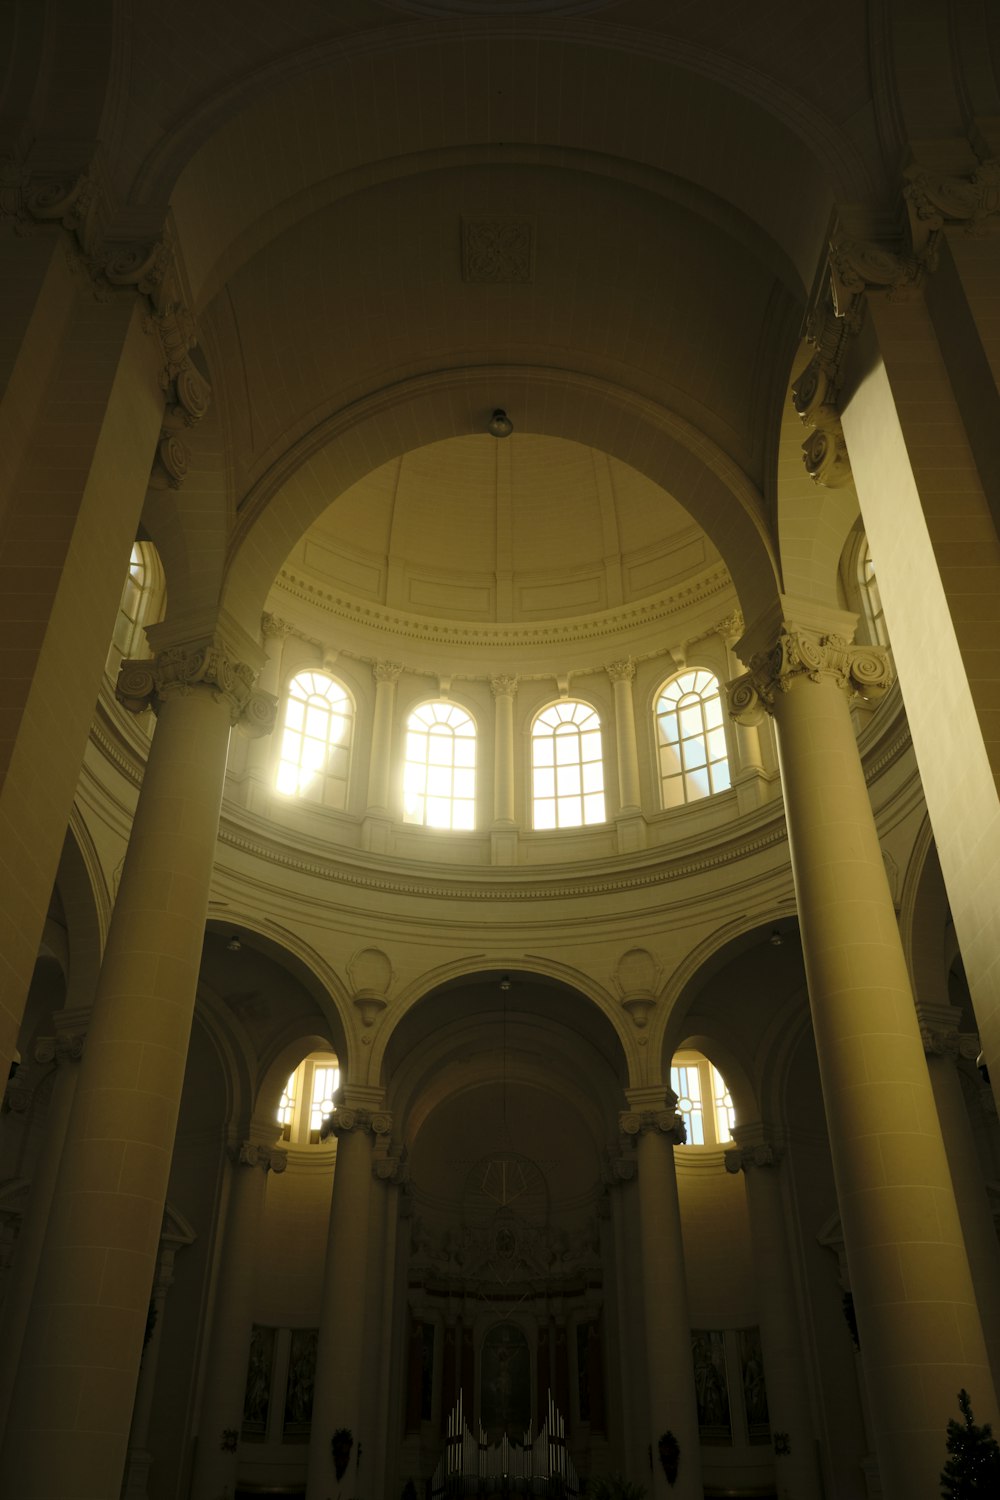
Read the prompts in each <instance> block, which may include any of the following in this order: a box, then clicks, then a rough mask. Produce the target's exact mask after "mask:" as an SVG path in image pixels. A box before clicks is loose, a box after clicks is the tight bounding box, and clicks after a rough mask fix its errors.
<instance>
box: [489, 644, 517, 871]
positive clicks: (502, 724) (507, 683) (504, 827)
mask: <svg viewBox="0 0 1000 1500" xmlns="http://www.w3.org/2000/svg"><path fill="white" fill-rule="evenodd" d="M518 681H519V679H518V678H517V677H516V676H515V675H514V674H513V673H509V672H508V673H500V674H498V675H497V676H495V677H491V678H490V690H491V691H492V693H493V713H494V723H493V827H492V828H491V830H490V844H491V849H492V856H493V863H494V864H498V865H512V864H514V863H515V862H516V860H517V816H516V803H515V799H514V700H515V698H516V697H517V687H518Z"/></svg>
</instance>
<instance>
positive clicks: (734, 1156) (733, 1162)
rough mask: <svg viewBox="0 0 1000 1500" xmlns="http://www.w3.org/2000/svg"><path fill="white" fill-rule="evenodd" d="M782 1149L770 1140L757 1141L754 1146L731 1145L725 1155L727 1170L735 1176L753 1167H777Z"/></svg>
mask: <svg viewBox="0 0 1000 1500" xmlns="http://www.w3.org/2000/svg"><path fill="white" fill-rule="evenodd" d="M781 1155H782V1153H781V1149H780V1147H778V1146H775V1145H773V1144H772V1143H771V1142H770V1141H756V1142H755V1143H754V1144H753V1145H752V1146H731V1147H730V1148H729V1149H728V1150H727V1151H726V1152H725V1155H724V1157H723V1161H724V1162H725V1167H726V1171H727V1172H731V1173H733V1175H734V1176H735V1175H736V1174H737V1173H739V1172H746V1171H749V1169H750V1168H751V1167H776V1166H777V1165H778V1163H779V1162H780V1161H781Z"/></svg>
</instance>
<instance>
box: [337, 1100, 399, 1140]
mask: <svg viewBox="0 0 1000 1500" xmlns="http://www.w3.org/2000/svg"><path fill="white" fill-rule="evenodd" d="M355 1130H360V1131H371V1133H372V1135H374V1136H376V1137H377V1136H387V1135H389V1134H391V1132H392V1116H391V1115H390V1114H387V1113H386V1112H385V1111H382V1110H370V1109H352V1108H351V1107H350V1105H347V1104H342V1105H340V1106H339V1108H337V1109H335V1110H334V1111H333V1114H331V1115H327V1117H326V1119H325V1120H324V1122H323V1134H324V1136H329V1135H335V1136H341V1135H350V1134H351V1133H352V1132H353V1131H355Z"/></svg>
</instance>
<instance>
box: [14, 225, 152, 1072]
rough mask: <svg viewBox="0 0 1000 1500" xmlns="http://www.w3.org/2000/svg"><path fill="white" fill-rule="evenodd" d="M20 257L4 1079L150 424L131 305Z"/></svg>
mask: <svg viewBox="0 0 1000 1500" xmlns="http://www.w3.org/2000/svg"><path fill="white" fill-rule="evenodd" d="M26 244H27V245H30V246H31V247H32V248H33V251H34V254H35V255H42V256H46V255H48V256H50V257H51V258H50V259H49V260H48V261H47V263H46V265H45V269H44V274H43V275H41V276H39V275H38V274H37V272H38V267H37V265H35V266H33V267H29V268H22V269H27V270H31V271H32V273H33V274H32V275H30V276H27V275H26V276H21V275H19V274H17V272H16V271H15V274H14V281H13V283H12V284H13V286H14V288H15V289H19V290H20V291H24V292H26V293H27V294H28V296H29V305H30V307H31V312H30V316H28V317H27V319H26V321H25V322H24V324H23V335H24V336H23V342H22V349H21V351H20V354H19V355H18V357H17V359H16V360H15V362H14V364H13V366H12V367H10V366H8V381H7V386H6V389H5V391H4V393H3V402H2V405H0V437H2V439H3V441H2V442H0V455H2V456H0V588H2V590H3V594H4V597H5V599H7V600H8V601H13V603H12V605H11V608H12V611H13V612H12V613H11V615H10V618H8V619H7V620H5V623H4V650H3V651H2V652H0V848H2V849H3V851H4V857H3V859H2V860H0V1078H4V1079H5V1078H6V1077H7V1072H8V1068H9V1065H10V1059H11V1055H12V1053H13V1050H14V1047H15V1045H16V1040H17V1034H18V1030H19V1027H20V1023H21V1017H22V1014H23V1010H24V1001H25V997H26V995H27V992H28V986H29V984H30V982H31V975H32V971H33V968H34V963H35V959H36V957H37V955H38V943H39V940H40V938H41V934H42V928H43V926H44V922H45V916H46V912H47V910H48V903H49V898H50V895H51V893H52V885H53V882H54V880H55V876H56V870H57V867H58V864H59V858H60V855H61V853H62V846H63V839H64V837H65V834H66V825H67V823H68V822H69V814H70V809H71V807H72V804H73V797H74V794H75V792H76V787H77V782H78V780H79V775H80V766H81V763H82V761H83V754H84V750H85V748H86V744H87V736H88V734H89V732H90V726H91V721H92V719H93V714H94V704H95V702H96V700H97V695H98V692H99V689H100V685H101V679H102V674H103V671H104V665H105V660H106V658H107V651H108V643H109V641H110V640H111V635H112V631H113V629H114V623H115V613H116V610H117V607H118V601H119V599H120V597H121V590H122V584H123V582H124V579H125V574H126V571H127V568H128V557H129V549H130V548H131V546H132V543H133V542H134V540H135V533H136V527H137V525H138V521H139V514H140V512H141V509H142V504H143V500H144V498H145V494H146V487H147V483H148V480H149V472H150V465H151V463H152V459H153V454H154V451H155V445H156V440H157V437H158V436H159V432H160V421H161V416H162V411H163V391H162V390H161V388H160V384H159V362H160V356H159V346H158V344H157V341H156V339H155V338H150V337H148V336H147V335H146V334H145V333H144V332H143V328H142V315H141V310H140V307H139V305H138V303H134V302H132V301H131V300H129V299H128V298H127V297H126V298H124V299H121V298H115V299H113V300H112V301H111V302H105V303H98V302H96V301H95V299H94V296H93V292H92V289H91V287H90V284H89V282H88V281H87V280H86V278H85V277H82V276H77V275H74V274H73V273H72V272H71V271H70V269H69V266H68V264H67V260H66V256H65V254H64V249H63V245H62V243H61V241H60V240H57V241H54V242H53V241H51V240H48V239H47V238H46V239H42V240H35V239H34V238H32V239H30V240H28V241H25V242H21V245H19V246H16V247H15V250H16V251H17V253H20V251H21V250H23V249H24V246H25V245H26ZM10 249H11V247H9V246H8V247H7V249H6V250H5V260H6V259H7V258H8V253H9V252H10ZM31 298H33V301H31V300H30V299H31ZM21 322H22V319H21V318H18V319H17V320H16V323H21ZM81 369H85V370H86V371H87V375H86V378H85V379H84V378H81V374H80V371H81ZM26 580H30V583H29V582H26ZM41 786H43V787H44V788H45V795H44V796H43V797H42V796H39V795H38V788H39V787H41Z"/></svg>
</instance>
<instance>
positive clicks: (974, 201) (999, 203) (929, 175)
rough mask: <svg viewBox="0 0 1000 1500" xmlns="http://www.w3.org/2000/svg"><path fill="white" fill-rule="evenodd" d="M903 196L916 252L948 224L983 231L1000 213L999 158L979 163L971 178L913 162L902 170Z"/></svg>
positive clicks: (927, 247) (971, 230) (924, 248)
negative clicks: (950, 174) (942, 171)
mask: <svg viewBox="0 0 1000 1500" xmlns="http://www.w3.org/2000/svg"><path fill="white" fill-rule="evenodd" d="M903 179H904V186H903V198H904V201H905V203H906V211H907V215H908V217H909V223H910V239H911V241H912V244H913V249H914V251H915V252H916V254H918V255H920V254H923V253H924V252H925V251H927V250H928V249H929V248H930V247H931V246H932V245H933V239H934V236H935V234H936V233H937V232H938V231H939V230H941V229H943V228H944V226H945V225H946V224H961V225H962V226H963V227H964V228H965V229H966V230H967V231H968V233H970V234H978V233H982V231H983V229H984V227H985V224H986V221H987V219H989V218H991V217H992V216H993V215H994V214H997V213H1000V161H998V160H997V159H996V158H994V159H993V160H991V161H984V162H980V164H979V166H978V167H977V168H976V170H975V172H973V174H972V176H971V177H943V176H942V175H941V174H940V173H938V172H931V171H928V169H927V168H926V167H922V166H918V165H916V164H915V165H913V166H911V167H908V168H907V170H906V171H905V172H904V173H903Z"/></svg>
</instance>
